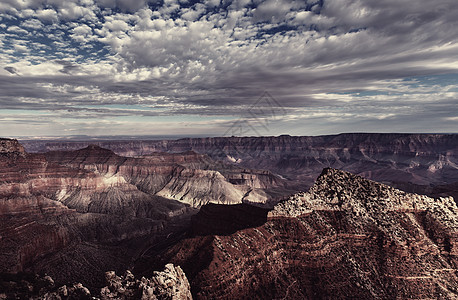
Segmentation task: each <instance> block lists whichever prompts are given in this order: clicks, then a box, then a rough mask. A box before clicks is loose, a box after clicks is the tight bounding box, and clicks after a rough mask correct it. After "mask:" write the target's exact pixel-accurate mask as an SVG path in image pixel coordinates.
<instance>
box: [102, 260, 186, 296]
mask: <svg viewBox="0 0 458 300" xmlns="http://www.w3.org/2000/svg"><path fill="white" fill-rule="evenodd" d="M106 280H107V283H108V286H106V287H104V288H102V290H101V292H100V296H101V297H100V298H101V299H102V300H105V299H170V300H191V299H192V295H191V287H190V286H189V282H188V279H187V278H186V275H185V274H184V272H183V270H182V269H181V268H180V267H179V266H176V267H175V266H174V265H173V264H167V265H166V266H165V269H164V271H161V272H160V271H155V272H154V273H153V276H152V277H151V278H150V279H147V278H145V277H142V278H141V279H140V280H138V279H135V277H134V275H133V274H132V273H131V272H130V271H127V272H126V275H125V276H123V277H119V276H116V273H115V272H113V271H110V272H107V273H106Z"/></svg>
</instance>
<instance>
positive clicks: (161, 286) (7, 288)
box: [0, 264, 192, 300]
mask: <svg viewBox="0 0 458 300" xmlns="http://www.w3.org/2000/svg"><path fill="white" fill-rule="evenodd" d="M105 280H106V283H107V284H108V285H107V286H105V287H104V288H102V289H101V290H100V293H93V294H92V295H91V292H90V291H89V289H87V288H86V287H84V286H83V285H82V284H81V283H75V284H71V285H68V286H67V285H63V286H60V287H59V286H58V285H56V284H55V282H54V280H53V279H52V278H51V277H50V276H44V277H40V276H38V275H32V274H20V275H11V274H3V276H1V277H0V299H37V300H38V299H40V300H60V299H75V300H76V299H88V300H89V299H102V300H107V299H145V300H146V299H148V300H155V299H170V300H192V295H191V288H190V286H189V281H188V279H187V278H186V275H185V274H184V272H183V270H182V269H181V268H180V267H179V266H174V265H173V264H168V265H166V266H165V269H164V270H163V271H155V272H154V274H153V276H152V277H151V278H149V279H147V278H145V277H142V278H141V279H140V280H139V279H135V277H134V275H133V274H132V273H131V272H130V271H129V270H127V271H126V274H125V276H123V277H119V276H116V273H115V272H114V271H109V272H106V273H105Z"/></svg>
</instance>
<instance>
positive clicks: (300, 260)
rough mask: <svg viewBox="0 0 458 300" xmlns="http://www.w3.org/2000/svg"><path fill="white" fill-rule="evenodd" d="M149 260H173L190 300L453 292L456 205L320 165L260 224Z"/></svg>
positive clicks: (457, 266)
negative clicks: (305, 187)
mask: <svg viewBox="0 0 458 300" xmlns="http://www.w3.org/2000/svg"><path fill="white" fill-rule="evenodd" d="M217 219H218V217H217V216H213V217H212V218H201V219H200V220H199V227H201V228H202V227H207V228H216V229H218V228H219V227H218V226H219V225H218V224H217V223H218V221H216V220H217ZM205 220H207V222H208V223H207V224H205ZM215 223H216V224H215ZM156 259H159V260H162V261H164V262H169V261H170V262H172V263H174V264H179V265H180V266H182V267H183V269H184V271H185V272H186V274H187V276H188V279H189V280H190V283H191V289H192V292H193V296H194V297H195V298H196V299H209V298H219V299H236V298H247V299H249V298H263V299H274V298H275V299H279V298H282V299H330V298H334V299H345V298H352V299H407V298H408V299H456V298H457V297H458V208H457V206H456V204H455V202H454V200H453V199H452V198H451V197H448V198H438V199H433V198H430V197H427V196H421V195H417V194H410V193H406V192H403V191H400V190H396V189H394V188H392V187H389V186H386V185H384V184H380V183H376V182H373V181H370V180H367V179H364V178H362V177H360V176H356V175H353V174H350V173H347V172H344V171H339V170H336V169H330V168H328V169H325V170H324V171H323V172H322V174H321V175H320V176H319V178H318V179H317V180H316V183H315V184H314V185H313V186H312V188H311V189H310V190H309V191H308V192H306V193H299V194H296V195H294V196H292V197H290V198H289V199H287V200H285V201H283V202H281V203H279V204H277V205H276V206H275V208H274V209H273V210H272V211H271V212H269V214H268V218H267V220H266V222H265V223H264V224H263V225H261V226H257V227H252V228H244V229H241V230H239V231H236V232H234V233H231V234H211V235H207V236H195V237H192V238H189V239H186V240H183V241H181V242H180V243H178V244H177V245H176V246H174V247H172V248H171V249H169V250H168V251H167V252H166V253H164V254H162V255H161V257H160V258H159V257H157V258H156Z"/></svg>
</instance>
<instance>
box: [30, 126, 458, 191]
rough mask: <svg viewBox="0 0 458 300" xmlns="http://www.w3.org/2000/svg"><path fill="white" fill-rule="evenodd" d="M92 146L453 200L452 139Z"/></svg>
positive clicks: (42, 145) (45, 146) (297, 183)
mask: <svg viewBox="0 0 458 300" xmlns="http://www.w3.org/2000/svg"><path fill="white" fill-rule="evenodd" d="M24 143H25V146H26V148H27V149H30V150H31V151H33V152H45V151H49V150H62V149H66V150H75V149H78V148H83V147H85V146H86V145H87V144H88V143H85V142H62V141H59V142H53V141H24ZM97 144H98V145H100V146H102V147H104V148H108V149H111V150H113V151H114V152H116V153H117V154H119V155H123V156H137V155H145V154H149V153H152V152H158V151H159V152H174V153H176V152H184V151H190V150H192V151H195V152H197V153H201V154H207V155H209V156H210V157H211V158H213V159H215V160H223V161H226V162H228V163H234V164H236V165H238V166H241V167H245V168H256V169H264V170H269V171H271V172H272V173H274V174H279V175H281V176H283V177H285V178H287V179H289V180H290V184H291V186H293V187H296V191H300V190H307V189H308V188H309V187H310V186H311V185H312V184H313V182H314V179H315V178H316V177H317V176H318V175H319V174H320V172H321V170H322V169H323V168H326V167H333V168H338V169H342V170H346V171H349V172H352V173H354V174H359V175H361V176H363V177H365V178H368V179H372V180H376V181H379V182H384V183H387V184H390V185H392V186H394V187H400V188H403V189H406V190H407V191H411V192H415V191H418V192H421V193H428V195H435V193H434V191H431V187H430V185H433V186H438V185H441V186H443V187H445V189H444V188H443V189H442V190H441V193H442V195H455V194H456V188H453V187H450V188H452V190H450V189H447V185H449V184H453V183H455V184H456V183H457V182H458V172H457V170H458V158H457V152H458V135H457V134H448V135H447V134H446V135H444V134H377V133H352V134H339V135H328V136H315V137H307V136H289V135H282V136H278V137H216V138H187V139H180V140H175V141H174V140H164V141H101V142H98V143H97Z"/></svg>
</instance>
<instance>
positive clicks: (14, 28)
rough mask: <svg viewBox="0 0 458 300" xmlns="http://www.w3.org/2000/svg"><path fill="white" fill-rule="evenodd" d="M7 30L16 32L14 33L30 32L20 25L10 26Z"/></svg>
mask: <svg viewBox="0 0 458 300" xmlns="http://www.w3.org/2000/svg"><path fill="white" fill-rule="evenodd" d="M6 31H9V32H14V33H21V34H28V33H29V32H28V31H27V30H25V29H23V28H20V27H18V26H10V27H8V28H7V29H6Z"/></svg>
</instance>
